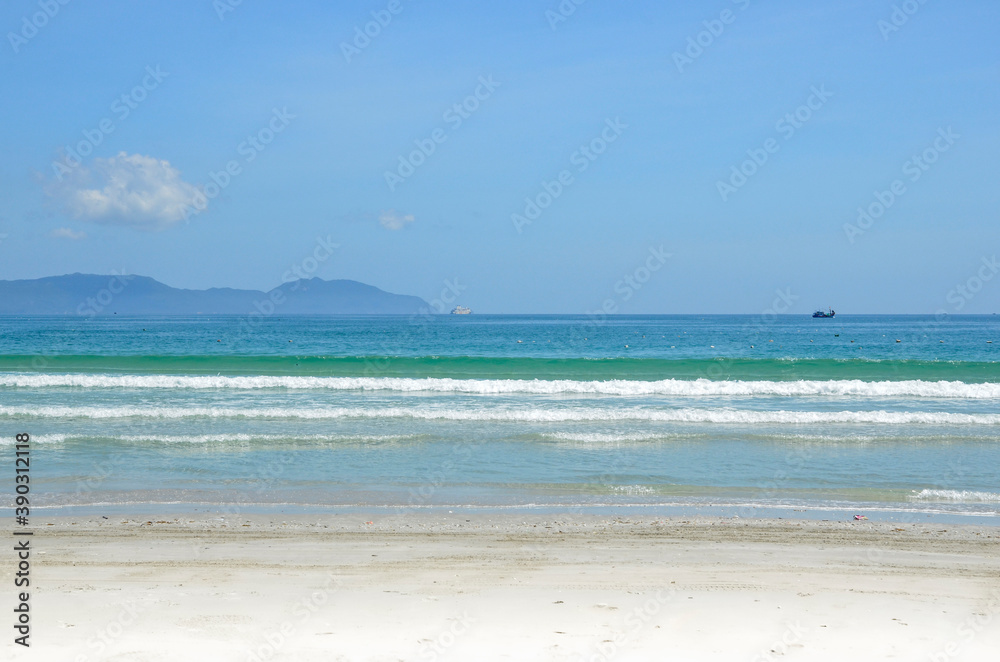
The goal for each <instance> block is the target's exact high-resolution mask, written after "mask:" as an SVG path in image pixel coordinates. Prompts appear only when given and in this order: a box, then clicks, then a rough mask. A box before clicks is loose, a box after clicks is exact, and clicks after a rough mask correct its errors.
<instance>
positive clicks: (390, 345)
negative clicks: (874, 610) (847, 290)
mask: <svg viewBox="0 0 1000 662" xmlns="http://www.w3.org/2000/svg"><path fill="white" fill-rule="evenodd" d="M897 341H898V342H897ZM998 360H1000V316H950V317H944V318H940V319H936V318H934V317H919V316H857V317H850V316H845V317H841V316H838V317H837V318H835V319H833V320H814V319H811V318H809V317H798V316H796V317H779V318H777V319H773V318H772V319H767V318H761V317H759V316H662V317H660V316H656V317H653V316H643V317H615V318H610V319H607V320H597V319H591V318H588V317H583V316H580V317H574V316H531V317H522V316H482V315H472V316H467V317H466V316H462V317H457V316H439V317H432V318H412V319H408V318H405V317H332V318H331V317H302V318H263V317H260V318H256V319H253V318H239V317H222V318H211V319H204V318H200V317H193V318H152V317H147V318H115V317H112V318H95V319H89V320H88V319H84V318H59V317H35V318H0V443H3V444H6V445H8V446H10V445H12V444H13V436H14V433H15V432H21V431H26V432H29V433H31V434H32V435H33V437H34V439H35V441H36V442H37V446H36V447H35V450H34V451H33V453H34V454H33V465H32V475H33V480H34V481H36V484H35V486H34V491H33V497H34V502H35V503H36V505H38V506H42V507H49V508H53V509H68V508H70V507H73V508H75V509H77V510H80V509H83V510H88V509H90V510H93V511H94V512H105V511H106V510H108V509H134V508H147V509H149V510H155V511H162V510H164V509H172V510H185V509H188V508H190V507H192V506H193V505H194V504H197V505H198V506H199V507H202V506H206V505H207V507H210V508H214V509H230V510H233V509H235V510H255V509H268V508H269V509H298V510H302V509H305V510H316V509H319V510H330V509H344V508H347V509H350V508H372V507H375V508H389V509H425V508H455V507H478V508H557V509H561V510H572V509H577V508H580V509H584V510H587V509H608V508H611V509H616V510H627V509H646V510H649V509H654V510H667V511H669V510H670V509H678V508H682V509H687V510H690V509H694V510H698V511H704V512H727V513H746V514H754V513H758V512H764V511H767V512H782V511H788V512H789V513H791V512H794V511H803V510H805V511H810V512H822V513H834V514H836V515H837V516H841V515H843V514H846V513H852V512H865V513H867V514H868V515H869V516H870V517H873V518H874V517H886V518H894V519H900V518H915V517H927V516H932V517H951V518H993V517H995V516H996V515H997V514H998V511H1000V469H998V467H1000V444H998V443H997V442H998V432H1000V362H998ZM990 521H993V520H990Z"/></svg>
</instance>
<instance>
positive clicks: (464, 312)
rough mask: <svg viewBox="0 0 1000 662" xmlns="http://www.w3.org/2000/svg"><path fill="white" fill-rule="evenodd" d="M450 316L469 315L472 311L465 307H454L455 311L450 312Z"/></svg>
mask: <svg viewBox="0 0 1000 662" xmlns="http://www.w3.org/2000/svg"><path fill="white" fill-rule="evenodd" d="M451 314H452V315H471V314H472V309H471V308H466V307H465V306H455V310H453V311H451Z"/></svg>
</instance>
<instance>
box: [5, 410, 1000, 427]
mask: <svg viewBox="0 0 1000 662" xmlns="http://www.w3.org/2000/svg"><path fill="white" fill-rule="evenodd" d="M0 417H2V418H11V417H17V418H90V419H119V418H146V419H182V418H183V419H187V418H213V419H220V418H233V419H306V420H309V419H312V420H326V419H417V420H447V421H471V422H476V421H495V422H503V421H510V422H526V423H548V422H567V421H662V422H675V423H722V424H740V425H754V424H767V423H771V424H795V425H827V424H873V425H913V424H916V425H980V426H982V425H1000V414H959V413H950V412H922V411H881V410H879V411H784V410H775V411H768V410H748V409H730V408H718V409H697V408H678V409H653V408H622V407H616V408H600V407H563V408H554V409H543V408H510V407H508V408H503V407H490V408H468V409H454V408H443V407H442V408H436V407H317V408H291V407H248V408H235V407H135V406H123V407H5V406H0Z"/></svg>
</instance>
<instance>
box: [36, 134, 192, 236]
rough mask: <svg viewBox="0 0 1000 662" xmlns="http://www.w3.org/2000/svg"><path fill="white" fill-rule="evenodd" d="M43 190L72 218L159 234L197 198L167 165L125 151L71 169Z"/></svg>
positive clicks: (178, 173) (166, 162)
mask: <svg viewBox="0 0 1000 662" xmlns="http://www.w3.org/2000/svg"><path fill="white" fill-rule="evenodd" d="M46 192H47V193H48V194H49V195H50V196H52V197H53V198H55V199H57V200H59V201H60V202H61V203H62V204H63V206H64V207H65V209H66V211H67V212H69V213H70V214H72V215H73V216H74V217H75V218H79V219H81V220H86V221H93V222H95V223H104V224H108V225H125V226H130V227H133V228H137V229H140V230H162V229H163V228H166V227H170V226H171V225H174V224H176V223H178V222H180V221H182V220H184V209H185V207H186V206H189V205H190V206H193V205H194V201H195V199H196V196H197V195H198V189H197V188H196V187H195V186H194V185H193V184H189V183H188V182H185V181H184V180H182V179H181V173H180V171H179V170H177V168H174V167H173V166H172V165H170V162H169V161H164V160H161V159H155V158H153V157H151V156H143V155H141V154H126V153H125V152H120V153H119V154H118V155H117V156H112V157H110V158H107V159H100V158H98V159H94V161H93V163H92V164H91V165H90V166H89V167H87V166H83V165H81V166H79V167H77V168H75V169H74V170H73V172H72V174H71V175H70V176H69V177H66V178H65V179H64V180H63V181H62V182H58V183H53V184H51V185H50V186H49V187H48V188H47V191H46Z"/></svg>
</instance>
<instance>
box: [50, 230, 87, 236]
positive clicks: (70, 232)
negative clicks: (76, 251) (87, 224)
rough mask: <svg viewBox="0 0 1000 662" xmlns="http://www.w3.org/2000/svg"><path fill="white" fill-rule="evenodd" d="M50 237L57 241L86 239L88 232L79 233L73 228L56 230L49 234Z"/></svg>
mask: <svg viewBox="0 0 1000 662" xmlns="http://www.w3.org/2000/svg"><path fill="white" fill-rule="evenodd" d="M49 236H50V237H55V238H56V239H84V238H86V236H87V233H86V232H77V231H76V230H73V229H72V228H56V229H55V230H53V231H52V232H50V233H49Z"/></svg>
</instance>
